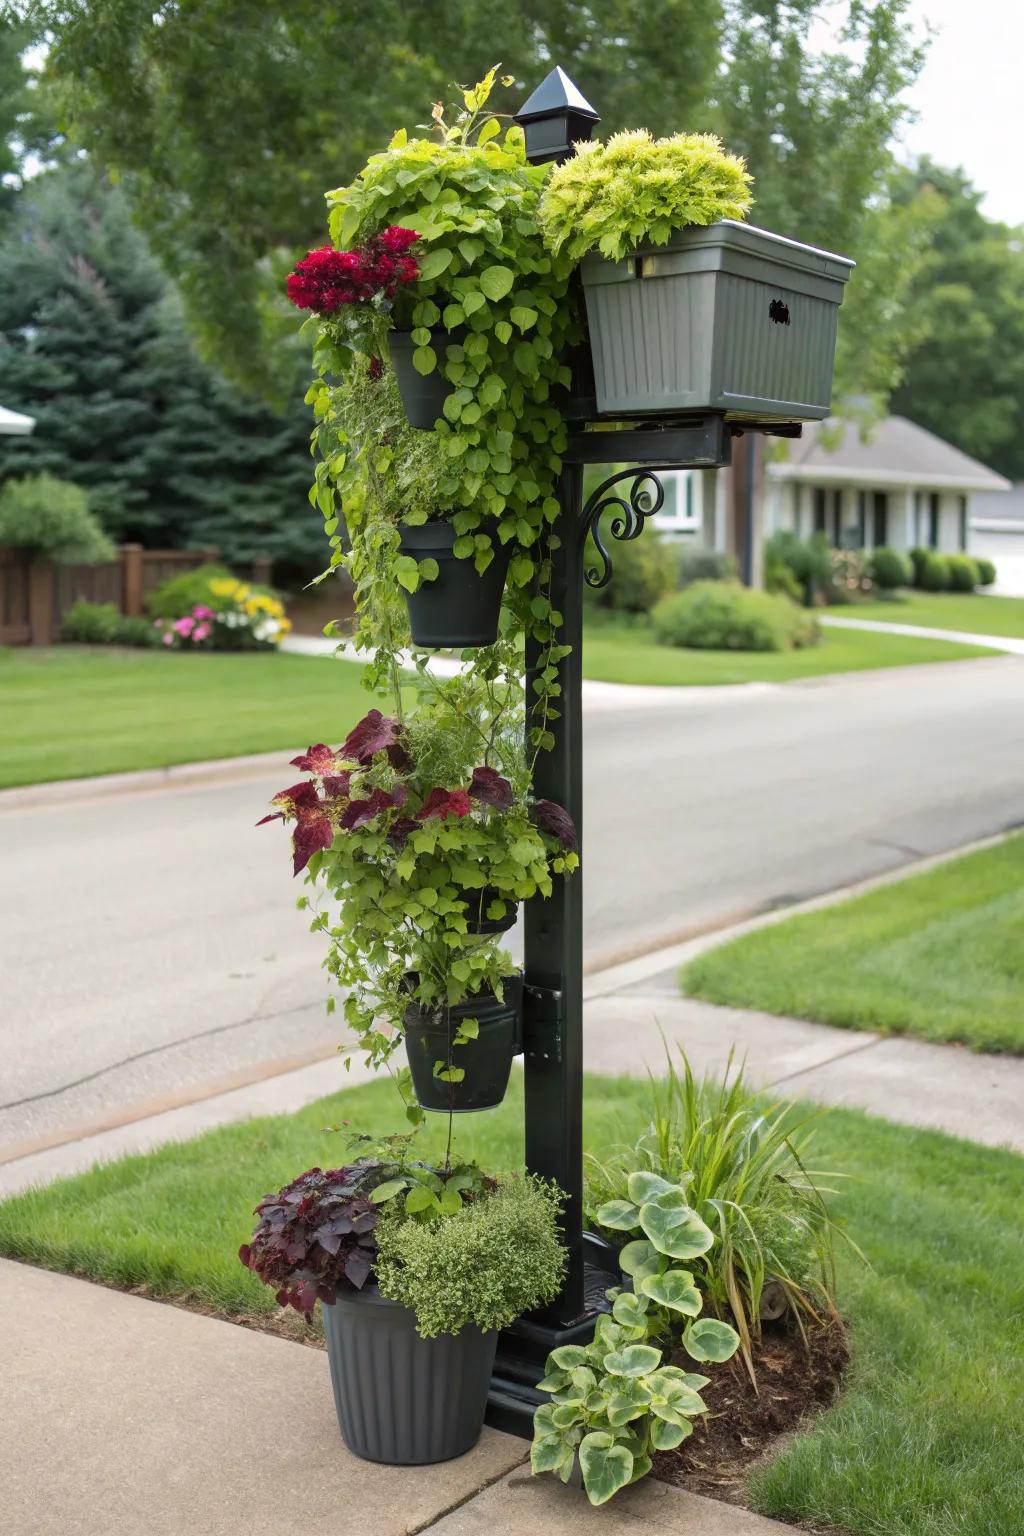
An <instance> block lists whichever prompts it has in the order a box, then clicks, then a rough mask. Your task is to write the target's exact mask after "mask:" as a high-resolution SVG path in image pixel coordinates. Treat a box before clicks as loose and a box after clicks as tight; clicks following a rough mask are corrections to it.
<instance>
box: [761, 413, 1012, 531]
mask: <svg viewBox="0 0 1024 1536" xmlns="http://www.w3.org/2000/svg"><path fill="white" fill-rule="evenodd" d="M787 449H788V452H787V456H786V457H785V458H784V459H780V460H776V461H775V462H773V463H770V464H769V465H768V470H767V476H766V485H765V532H766V533H768V534H771V533H774V532H775V531H776V530H777V529H782V528H788V529H790V530H792V532H794V533H796V534H797V535H798V536H799V537H800V538H809V537H810V535H811V534H812V533H824V534H825V535H826V536H827V538H828V541H829V543H830V544H832V545H833V546H835V547H836V548H841V549H875V548H877V547H879V546H880V545H888V546H889V547H890V548H892V549H901V550H908V549H913V548H914V547H915V546H922V547H924V548H928V549H936V550H940V551H943V552H945V553H952V552H953V551H956V550H963V549H967V548H968V547H970V548H971V549H972V550H975V552H976V553H978V554H983V553H985V551H984V550H982V549H980V548H977V549H975V542H974V540H973V538H972V534H971V529H972V522H973V513H974V510H975V508H976V506H977V502H976V501H975V498H980V497H982V496H985V499H986V501H988V502H993V501H997V500H1000V499H1001V495H1002V493H1005V492H1007V491H1009V490H1010V488H1011V487H1010V483H1009V481H1008V480H1004V479H1003V477H1002V476H1001V475H997V474H995V472H994V471H993V470H991V469H987V468H986V467H985V465H984V464H979V463H978V461H977V460H976V459H972V458H969V457H968V456H967V454H966V453H961V452H960V449H959V448H954V447H953V445H952V444H951V443H946V442H943V440H942V438H941V437H936V436H935V435H934V433H932V432H927V431H925V429H924V427H919V426H917V425H916V424H915V423H914V422H912V421H907V420H906V419H905V418H904V417H902V416H887V417H885V418H884V420H882V421H880V422H878V423H877V424H875V425H874V426H872V427H871V428H870V429H869V431H868V434H867V436H866V437H862V436H861V429H860V427H859V426H858V424H857V423H855V422H852V421H840V420H836V419H830V420H829V421H825V422H811V423H808V424H806V425H805V426H804V430H803V436H802V437H800V438H797V439H795V440H794V441H792V442H791V443H789V444H787ZM992 492H998V493H1000V495H999V496H993V495H991V494H986V493H992Z"/></svg>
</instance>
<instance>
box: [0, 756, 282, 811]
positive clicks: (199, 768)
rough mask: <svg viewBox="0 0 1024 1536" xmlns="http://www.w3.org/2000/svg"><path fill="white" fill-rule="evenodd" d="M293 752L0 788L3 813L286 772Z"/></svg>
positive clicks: (226, 758) (224, 758) (212, 760)
mask: <svg viewBox="0 0 1024 1536" xmlns="http://www.w3.org/2000/svg"><path fill="white" fill-rule="evenodd" d="M291 750H292V749H291V748H289V747H281V748H280V750H279V751H277V752H254V753H251V754H250V755H249V756H247V757H217V758H211V759H204V760H203V761H201V762H197V763H174V764H172V765H171V767H169V768H139V769H136V770H135V771H134V772H132V773H104V774H97V776H96V777H95V778H91V779H51V780H50V781H49V782H48V783H45V784H22V785H18V786H16V787H15V788H13V789H0V812H3V811H14V810H20V809H24V808H30V807H33V806H38V805H46V804H47V803H48V802H49V801H52V800H56V801H68V800H105V799H109V798H110V797H112V796H114V795H123V794H139V793H141V792H143V791H145V790H153V789H185V788H187V787H188V786H189V785H190V784H210V783H216V781H217V780H218V779H221V778H223V779H227V780H230V779H246V778H255V777H256V776H257V775H258V774H261V773H262V772H263V771H264V769H266V768H271V767H273V766H274V765H275V764H276V765H277V766H278V767H280V768H281V769H282V771H283V770H284V768H285V766H286V765H287V761H288V756H287V754H288V752H289V751H291ZM294 750H295V751H299V750H300V748H298V747H296V748H295V749H294Z"/></svg>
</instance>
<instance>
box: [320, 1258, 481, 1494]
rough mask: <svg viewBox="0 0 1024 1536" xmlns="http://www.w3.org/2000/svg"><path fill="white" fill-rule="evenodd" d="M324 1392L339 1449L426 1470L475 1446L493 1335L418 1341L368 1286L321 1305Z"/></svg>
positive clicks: (399, 1309)
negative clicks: (326, 1371)
mask: <svg viewBox="0 0 1024 1536" xmlns="http://www.w3.org/2000/svg"><path fill="white" fill-rule="evenodd" d="M323 1318H324V1337H325V1339H326V1341H327V1354H328V1358H329V1360H330V1364H331V1385H332V1387H333V1388H334V1405H335V1407H336V1408H337V1410H338V1423H339V1425H340V1426H341V1433H342V1436H343V1438H344V1441H345V1444H346V1445H347V1446H348V1448H349V1450H350V1451H352V1452H353V1453H354V1454H355V1455H356V1456H361V1457H362V1458H363V1460H364V1461H380V1462H385V1463H386V1464H387V1465H389V1466H394V1467H415V1466H425V1465H426V1464H428V1463H430V1462H435V1461H450V1460H451V1459H452V1457H453V1456H462V1455H463V1454H464V1453H465V1452H466V1451H468V1450H471V1449H472V1447H473V1446H474V1445H475V1444H476V1442H477V1441H478V1440H479V1438H480V1431H481V1429H482V1428H483V1422H484V1410H485V1409H486V1407H487V1392H488V1389H489V1387H490V1384H491V1372H492V1370H493V1369H494V1351H495V1348H496V1346H497V1342H498V1335H497V1333H481V1332H480V1329H479V1328H473V1327H470V1328H464V1329H463V1330H462V1332H461V1333H458V1334H455V1335H454V1336H453V1335H451V1334H441V1335H439V1337H438V1338H436V1339H421V1338H420V1336H419V1334H418V1333H417V1332H416V1319H415V1316H414V1314H413V1313H412V1312H410V1311H409V1309H408V1307H403V1306H400V1305H399V1304H398V1302H396V1301H387V1300H386V1299H385V1298H384V1297H383V1296H382V1295H381V1294H380V1292H379V1291H378V1290H377V1287H376V1286H375V1285H373V1284H372V1283H371V1284H368V1285H366V1286H364V1288H363V1289H362V1290H361V1291H348V1292H345V1293H339V1295H338V1299H337V1301H336V1302H335V1303H334V1304H333V1306H327V1305H325V1306H323Z"/></svg>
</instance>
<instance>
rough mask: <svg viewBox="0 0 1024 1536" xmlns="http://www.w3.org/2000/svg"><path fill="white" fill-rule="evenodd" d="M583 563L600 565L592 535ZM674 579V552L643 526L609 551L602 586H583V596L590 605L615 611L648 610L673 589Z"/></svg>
mask: <svg viewBox="0 0 1024 1536" xmlns="http://www.w3.org/2000/svg"><path fill="white" fill-rule="evenodd" d="M584 566H585V568H586V569H588V570H592V569H595V568H596V569H598V570H599V569H600V567H601V559H600V556H599V555H598V552H597V550H596V548H595V547H594V543H593V540H592V539H588V540H587V546H586V550H585V551H584ZM677 579H678V564H677V556H676V553H675V551H674V549H673V548H672V546H671V544H670V543H669V542H668V540H667V539H664V538H662V537H661V535H660V534H659V533H658V532H657V530H656V529H654V528H647V529H645V531H644V532H643V533H642V534H641V536H640V537H639V538H636V539H623V540H622V541H621V542H619V543H616V544H615V546H614V551H613V575H612V579H611V581H609V583H608V585H607V586H606V587H599V588H597V589H596V590H595V588H593V587H588V586H585V587H584V589H583V592H584V596H585V598H586V599H587V602H588V605H589V606H591V607H593V608H604V609H611V610H613V611H615V612H618V613H650V611H651V609H652V608H653V607H654V605H655V604H656V603H657V602H659V601H660V599H661V598H663V597H665V596H666V595H667V594H668V593H669V592H672V591H674V589H675V586H676V582H677Z"/></svg>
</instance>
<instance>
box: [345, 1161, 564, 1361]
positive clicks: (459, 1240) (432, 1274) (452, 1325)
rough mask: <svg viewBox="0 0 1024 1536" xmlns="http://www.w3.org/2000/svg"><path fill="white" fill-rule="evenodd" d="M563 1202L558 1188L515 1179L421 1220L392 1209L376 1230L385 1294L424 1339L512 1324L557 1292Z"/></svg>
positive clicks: (561, 1260) (378, 1268)
mask: <svg viewBox="0 0 1024 1536" xmlns="http://www.w3.org/2000/svg"><path fill="white" fill-rule="evenodd" d="M562 1204H563V1197H562V1195H561V1193H560V1192H559V1191H558V1190H557V1189H556V1188H555V1187H554V1186H553V1185H549V1184H545V1183H544V1182H543V1181H542V1180H539V1179H530V1178H510V1179H508V1180H507V1182H505V1183H501V1184H499V1185H498V1186H497V1187H496V1188H495V1189H493V1190H491V1191H486V1192H484V1193H483V1194H482V1195H481V1196H479V1197H478V1198H476V1199H474V1200H473V1201H472V1202H470V1203H466V1204H464V1205H462V1207H461V1208H460V1209H459V1210H458V1211H456V1212H455V1213H454V1215H452V1216H450V1217H447V1218H442V1219H440V1220H436V1221H431V1222H426V1223H420V1222H413V1221H409V1220H406V1219H403V1217H402V1215H401V1213H400V1212H396V1213H395V1214H394V1215H392V1214H390V1213H388V1214H387V1215H386V1216H385V1217H384V1219H383V1220H382V1221H381V1224H380V1226H379V1227H378V1229H377V1234H376V1236H377V1259H376V1270H375V1272H376V1279H377V1284H378V1286H379V1288H380V1292H381V1295H382V1296H386V1297H388V1298H389V1300H391V1301H397V1302H401V1304H402V1305H403V1306H406V1307H409V1308H410V1309H411V1310H412V1311H413V1312H415V1314H416V1328H417V1331H418V1333H419V1334H420V1336H421V1337H422V1338H425V1339H430V1338H435V1337H436V1336H437V1335H438V1334H442V1333H449V1334H452V1333H459V1332H460V1331H461V1330H462V1329H463V1328H466V1327H469V1326H472V1325H475V1326H476V1327H477V1328H479V1329H481V1331H482V1332H484V1333H489V1332H491V1331H493V1330H495V1329H498V1328H505V1327H507V1326H508V1325H509V1324H510V1323H512V1322H513V1321H514V1320H515V1319H516V1318H517V1317H518V1316H519V1314H520V1313H521V1312H526V1311H529V1310H530V1309H531V1308H533V1307H538V1306H540V1305H542V1304H543V1303H544V1302H547V1301H551V1300H552V1299H553V1298H554V1297H555V1296H556V1295H557V1294H558V1291H559V1288H560V1286H561V1284H562V1277H563V1273H564V1269H565V1250H564V1248H563V1247H562V1245H561V1242H560V1241H559V1237H558V1217H559V1213H560V1211H561V1208H562Z"/></svg>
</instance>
